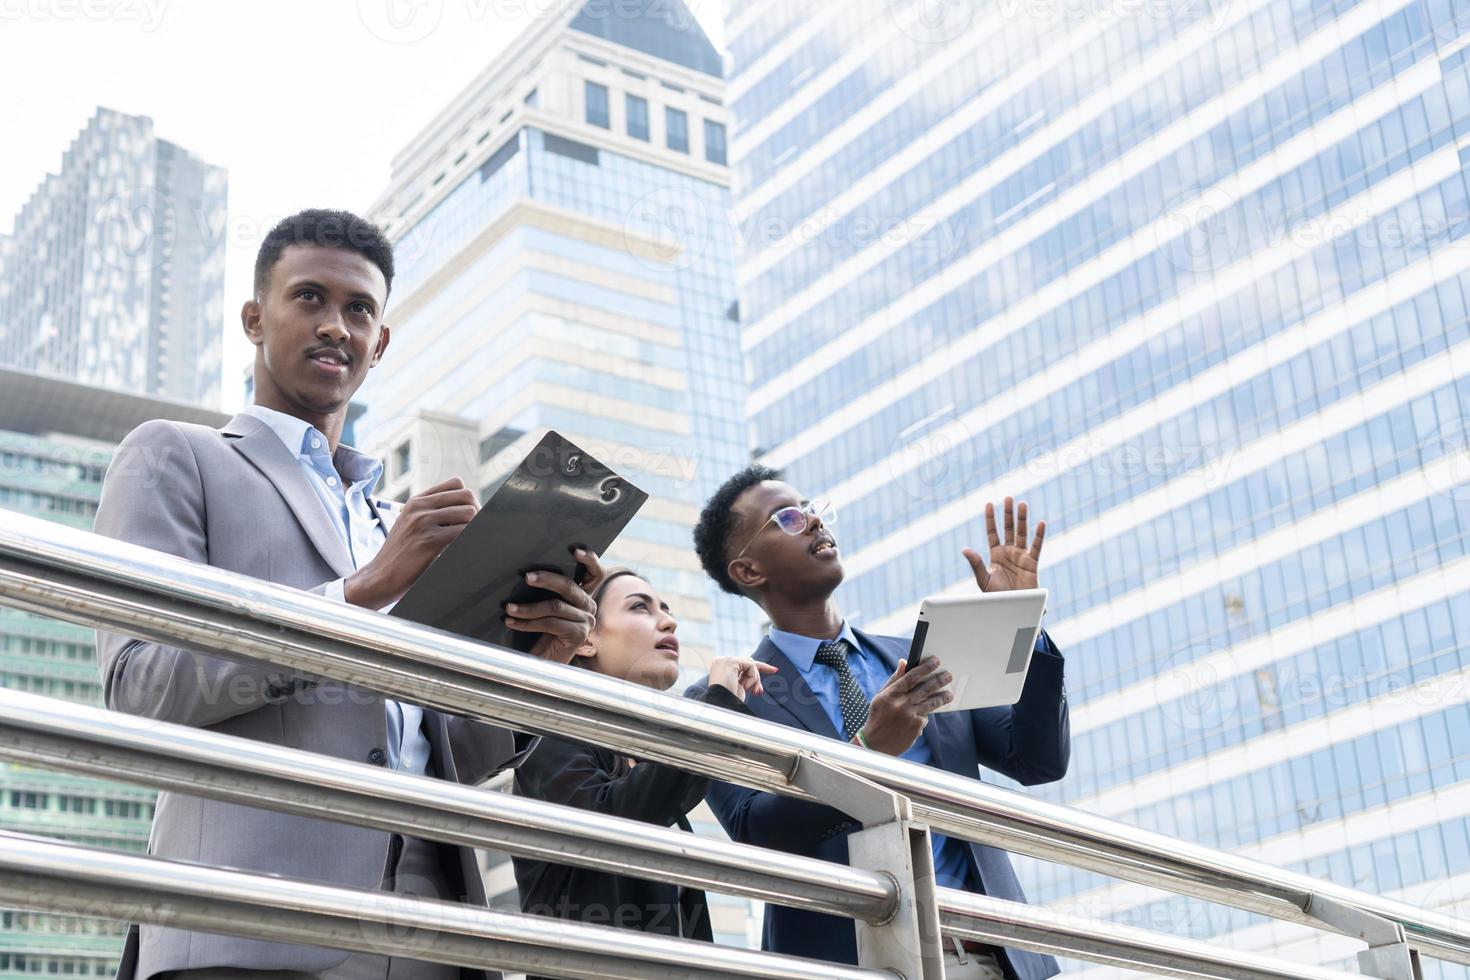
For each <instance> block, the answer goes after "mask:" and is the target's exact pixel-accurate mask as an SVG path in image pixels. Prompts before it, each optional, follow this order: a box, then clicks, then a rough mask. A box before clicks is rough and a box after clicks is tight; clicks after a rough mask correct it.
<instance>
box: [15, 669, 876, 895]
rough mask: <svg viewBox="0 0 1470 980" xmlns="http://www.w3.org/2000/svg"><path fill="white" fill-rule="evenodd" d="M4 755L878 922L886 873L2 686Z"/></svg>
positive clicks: (29, 762)
mask: <svg viewBox="0 0 1470 980" xmlns="http://www.w3.org/2000/svg"><path fill="white" fill-rule="evenodd" d="M0 760H3V761H9V762H15V763H19V764H21V765H27V766H39V767H42V768H47V769H61V770H65V771H69V772H75V773H81V774H83V775H89V776H98V777H101V778H105V779H111V780H114V781H120V782H126V783H136V784H139V785H143V786H151V787H153V788H154V789H160V790H172V791H175V792H180V793H187V794H188V795H190V796H203V797H208V798H210V799H216V800H223V801H225V802H228V803H239V804H242V805H245V806H257V807H265V808H267V809H272V810H280V811H283V812H286V813H293V814H296V815H298V816H304V817H317V818H320V819H324V820H338V821H342V822H345V823H353V824H358V825H360V826H365V827H372V828H375V829H377V830H386V831H390V832H398V833H405V834H410V835H412V836H415V837H423V838H427V839H429V840H437V841H443V842H445V843H448V844H457V845H459V846H461V847H483V848H488V849H491V850H497V851H503V852H505V853H507V854H511V855H514V856H516V857H523V858H530V859H532V860H536V861H552V862H556V863H560V864H577V865H580V866H582V867H588V868H594V869H596V870H599V871H607V872H611V873H614V874H637V875H640V876H645V877H655V878H658V879H659V880H661V881H668V882H672V883H674V884H678V885H687V886H690V887H694V888H707V889H711V890H718V891H721V892H725V893H727V894H731V895H739V896H741V897H743V898H754V899H758V900H760V901H765V902H776V903H778V904H785V905H796V906H800V907H803V908H809V909H812V910H814V911H818V912H827V913H829V914H832V915H842V916H847V917H848V918H859V919H864V920H867V921H870V922H881V921H884V920H886V919H888V918H891V917H892V915H893V913H894V911H895V908H896V906H897V904H898V889H897V888H896V886H895V885H894V883H893V881H892V880H891V879H889V878H887V877H884V876H882V875H878V874H876V873H874V872H871V871H865V870H863V869H861V868H850V867H847V866H846V865H841V864H832V863H831V862H828V861H818V860H816V859H814V858H804V857H801V856H799V855H793V854H787V853H785V852H782V851H774V850H770V849H768V848H764V847H755V846H752V845H748V844H736V843H732V842H729V841H720V840H712V839H710V838H707V837H699V836H696V835H693V834H686V833H683V832H682V831H677V830H670V829H668V828H666V827H658V826H654V825H652V824H648V823H645V822H643V821H640V820H625V819H622V818H619V817H610V816H605V815H603V814H600V813H593V812H589V811H587V810H579V809H576V808H574V807H566V806H557V805H556V804H552V803H546V802H543V801H541V800H532V799H526V798H524V797H518V796H510V795H508V794H505V793H487V792H485V791H484V790H481V789H476V788H475V787H472V786H462V785H460V784H458V783H450V782H446V781H445V780H442V779H435V778H432V777H429V776H415V775H411V774H409V773H402V772H395V771H393V770H391V769H385V768H383V767H381V766H372V765H367V764H365V763H360V762H350V761H347V760H345V759H339V758H335V757H333V756H328V755H321V754H320V753H315V752H307V751H304V750H302V749H292V748H286V747H284V746H279V745H272V744H270V743H269V742H259V741H254V740H252V739H245V738H239V737H237V736H233V735H224V734H221V733H219V732H212V731H208V730H206V729H202V728H193V727H190V726H187V725H174V724H170V723H168V722H161V721H141V722H140V720H139V719H138V718H136V717H134V716H129V715H124V714H120V713H118V712H114V711H103V710H101V709H98V708H88V707H85V706H81V705H76V704H72V703H69V702H66V701H60V700H57V699H55V698H47V697H42V696H40V695H37V694H25V693H22V692H19V691H7V690H3V689H0Z"/></svg>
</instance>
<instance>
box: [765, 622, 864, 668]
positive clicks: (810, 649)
mask: <svg viewBox="0 0 1470 980" xmlns="http://www.w3.org/2000/svg"><path fill="white" fill-rule="evenodd" d="M768 635H769V636H770V638H771V642H772V643H774V644H776V649H778V650H780V651H781V652H782V653H784V654H786V659H787V660H790V661H791V664H792V666H794V667H795V668H796V669H797V670H799V671H801V672H802V673H803V674H805V673H807V672H808V671H810V670H811V669H812V663H813V661H815V660H816V658H817V648H818V647H820V646H821V645H822V644H823V643H826V642H828V641H827V640H824V639H820V638H815V637H810V636H802V635H801V634H800V633H788V632H786V631H785V630H778V629H776V628H775V627H774V626H773V627H771V632H770V633H769V634H768ZM836 639H839V640H846V641H847V642H848V643H849V644H850V645H851V646H852V648H853V650H854V651H856V650H861V649H862V644H860V643H858V638H857V634H856V633H854V632H853V631H852V627H851V626H849V625H848V624H847V620H845V619H844V620H843V621H842V630H841V632H839V633H838V634H837V636H836Z"/></svg>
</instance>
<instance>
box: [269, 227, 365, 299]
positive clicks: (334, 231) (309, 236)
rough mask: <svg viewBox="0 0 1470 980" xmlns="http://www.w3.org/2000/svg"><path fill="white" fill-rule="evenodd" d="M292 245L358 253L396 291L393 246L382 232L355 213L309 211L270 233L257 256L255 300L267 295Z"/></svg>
mask: <svg viewBox="0 0 1470 980" xmlns="http://www.w3.org/2000/svg"><path fill="white" fill-rule="evenodd" d="M292 245H322V246H325V247H326V248H345V249H347V250H348V251H351V252H356V253H357V254H358V255H361V256H362V257H364V258H365V259H367V260H368V261H369V262H371V263H372V264H373V265H375V266H377V267H378V268H379V269H380V270H381V271H382V273H383V281H384V282H385V283H387V286H388V291H389V292H391V291H392V290H393V244H392V243H391V242H389V241H388V239H387V238H386V237H385V236H384V235H383V232H382V229H380V228H379V227H378V226H377V225H375V224H373V223H372V222H371V221H368V220H366V219H364V218H359V217H358V216H357V215H355V214H353V213H352V212H351V211H332V210H328V209H326V208H308V209H307V210H305V211H301V212H299V213H297V214H293V215H291V217H289V218H286V219H285V220H283V221H282V222H281V223H280V224H278V225H276V226H275V227H274V228H272V229H271V230H270V233H269V234H267V235H266V236H265V241H263V242H261V243H260V251H259V252H257V253H256V254H255V298H256V299H261V298H263V297H264V296H265V291H266V287H267V286H268V285H269V284H270V278H271V270H272V269H274V268H275V265H276V263H277V262H279V261H280V260H281V253H282V252H284V251H285V250H286V249H287V248H288V247H290V246H292Z"/></svg>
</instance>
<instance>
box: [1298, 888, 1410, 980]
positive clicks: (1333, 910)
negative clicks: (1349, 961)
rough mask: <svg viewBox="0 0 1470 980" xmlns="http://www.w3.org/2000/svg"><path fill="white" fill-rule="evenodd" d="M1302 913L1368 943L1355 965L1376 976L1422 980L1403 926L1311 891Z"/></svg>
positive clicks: (1369, 975)
mask: <svg viewBox="0 0 1470 980" xmlns="http://www.w3.org/2000/svg"><path fill="white" fill-rule="evenodd" d="M1305 911H1306V913H1307V914H1308V915H1310V916H1311V917H1312V918H1314V919H1316V920H1317V921H1318V922H1321V923H1324V924H1325V925H1327V926H1330V927H1331V928H1333V929H1336V930H1338V931H1339V932H1343V933H1346V934H1347V935H1349V936H1355V937H1357V938H1358V939H1361V940H1362V941H1363V942H1365V943H1367V944H1368V948H1367V949H1365V950H1361V951H1360V952H1359V953H1358V969H1360V970H1361V971H1362V972H1363V976H1365V977H1377V978H1378V980H1424V971H1423V968H1422V967H1421V966H1420V965H1419V951H1418V950H1416V949H1414V948H1412V947H1411V946H1410V945H1409V940H1408V937H1407V936H1406V935H1404V927H1403V926H1402V925H1400V924H1399V923H1397V922H1391V921H1389V920H1388V919H1385V918H1383V917H1382V916H1378V915H1373V914H1372V913H1371V912H1364V911H1363V910H1361V909H1357V908H1354V907H1352V906H1351V905H1345V904H1343V903H1342V902H1337V901H1333V900H1332V899H1330V898H1323V897H1322V896H1321V895H1315V894H1314V895H1311V896H1309V897H1308V899H1307V905H1306V909H1305Z"/></svg>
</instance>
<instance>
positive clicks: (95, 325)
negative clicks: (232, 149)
mask: <svg viewBox="0 0 1470 980" xmlns="http://www.w3.org/2000/svg"><path fill="white" fill-rule="evenodd" d="M227 183H228V180H227V176H226V173H225V171H224V170H223V169H221V168H219V167H214V166H211V165H209V164H207V163H205V162H204V161H203V160H201V159H199V157H197V156H196V155H194V154H192V153H190V152H189V151H187V150H185V149H182V148H181V147H178V146H176V145H174V144H173V143H170V142H168V141H167V140H163V139H159V138H158V137H157V136H156V135H155V134H154V131H153V120H152V119H149V118H148V117H146V116H130V115H125V114H123V113H120V112H115V111H113V110H111V109H98V110H97V114H96V115H95V116H93V117H92V119H91V121H90V122H88V124H87V126H86V128H85V129H83V130H82V131H81V133H80V134H78V136H77V138H76V139H75V140H74V141H73V142H72V145H71V146H70V147H69V148H68V149H67V151H66V153H65V154H64V156H63V157H62V164H61V169H60V170H59V171H58V172H57V173H55V174H51V175H48V176H47V177H46V179H45V180H44V181H42V182H41V184H40V186H39V187H38V188H37V189H36V191H35V193H33V194H32V195H31V197H30V199H29V200H28V201H27V202H26V204H25V206H24V207H23V208H22V209H21V211H20V213H19V214H18V215H17V216H16V218H15V221H14V227H13V228H12V229H11V232H10V234H9V235H5V234H0V365H5V366H7V367H15V368H20V369H22V370H27V371H39V372H41V373H44V374H48V375H51V376H53V377H59V378H66V379H68V380H72V381H80V382H82V383H83V384H93V385H102V386H105V387H109V388H117V389H121V390H126V391H133V392H136V393H138V394H144V395H152V396H156V397H160V398H169V399H173V400H175V401H186V402H194V403H196V404H200V405H208V406H211V407H213V406H217V405H218V404H219V401H220V377H219V375H220V345H221V343H222V339H221V333H220V327H221V324H222V323H223V320H222V317H223V312H222V306H221V303H222V301H223V292H224V258H225V198H226V192H227Z"/></svg>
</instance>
